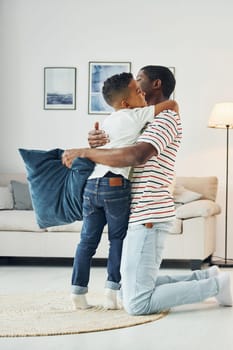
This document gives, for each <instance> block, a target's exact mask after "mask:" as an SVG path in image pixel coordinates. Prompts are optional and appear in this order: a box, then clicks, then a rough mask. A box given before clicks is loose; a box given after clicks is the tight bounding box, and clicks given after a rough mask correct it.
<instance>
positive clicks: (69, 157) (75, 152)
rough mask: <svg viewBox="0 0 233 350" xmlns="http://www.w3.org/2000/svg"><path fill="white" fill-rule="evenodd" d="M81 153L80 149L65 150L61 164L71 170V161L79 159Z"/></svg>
mask: <svg viewBox="0 0 233 350" xmlns="http://www.w3.org/2000/svg"><path fill="white" fill-rule="evenodd" d="M81 153H82V149H78V148H73V149H67V150H65V151H64V152H63V154H62V164H63V165H65V166H67V168H71V166H72V163H73V160H74V159H75V158H77V157H79V156H80V155H81Z"/></svg>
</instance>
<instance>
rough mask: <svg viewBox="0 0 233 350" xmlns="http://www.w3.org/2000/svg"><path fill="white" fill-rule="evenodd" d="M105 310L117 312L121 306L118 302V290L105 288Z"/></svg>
mask: <svg viewBox="0 0 233 350" xmlns="http://www.w3.org/2000/svg"><path fill="white" fill-rule="evenodd" d="M104 298H105V300H104V305H103V306H104V308H105V309H108V310H117V309H120V308H121V306H120V305H118V302H117V290H114V289H110V288H105V290H104Z"/></svg>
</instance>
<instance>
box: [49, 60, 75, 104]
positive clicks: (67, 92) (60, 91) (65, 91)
mask: <svg viewBox="0 0 233 350" xmlns="http://www.w3.org/2000/svg"><path fill="white" fill-rule="evenodd" d="M44 109H46V110H74V109H76V67H45V68H44Z"/></svg>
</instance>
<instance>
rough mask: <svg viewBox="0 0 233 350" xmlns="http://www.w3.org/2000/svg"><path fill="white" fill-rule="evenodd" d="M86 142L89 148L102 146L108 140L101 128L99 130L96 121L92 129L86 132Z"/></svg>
mask: <svg viewBox="0 0 233 350" xmlns="http://www.w3.org/2000/svg"><path fill="white" fill-rule="evenodd" d="M88 142H89V145H90V147H91V148H96V147H100V146H104V145H106V143H108V142H109V137H108V135H106V134H105V132H104V131H103V130H99V123H98V122H96V123H95V125H94V130H91V131H90V132H89V133H88Z"/></svg>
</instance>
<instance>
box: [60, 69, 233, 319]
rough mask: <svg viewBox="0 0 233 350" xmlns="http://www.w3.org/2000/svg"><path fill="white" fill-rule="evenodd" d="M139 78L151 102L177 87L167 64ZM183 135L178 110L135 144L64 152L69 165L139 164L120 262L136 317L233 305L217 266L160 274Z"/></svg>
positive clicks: (227, 279) (227, 280) (127, 298)
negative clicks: (213, 303) (209, 301)
mask: <svg viewBox="0 0 233 350" xmlns="http://www.w3.org/2000/svg"><path fill="white" fill-rule="evenodd" d="M137 81H138V83H139V84H140V86H141V89H142V90H143V91H144V92H145V97H146V101H147V104H148V105H151V104H156V103H159V102H161V101H164V100H167V99H168V98H169V96H170V95H171V93H172V92H173V90H174V87H175V79H174V77H173V75H172V73H171V72H170V70H169V69H168V68H166V67H162V66H146V67H143V68H142V69H141V70H140V71H139V73H138V76H137ZM101 135H102V134H100V133H99V134H98V135H97V136H98V137H97V138H95V137H94V138H93V137H92V141H93V139H94V141H93V142H92V144H93V143H95V144H101ZM181 136H182V128H181V122H180V118H179V116H178V114H177V113H174V112H172V111H165V112H162V113H160V114H159V115H158V116H157V117H156V118H155V120H154V121H152V122H151V123H150V124H149V125H148V127H147V128H146V129H145V131H144V132H143V133H142V135H141V136H140V137H139V139H138V142H137V144H135V145H133V146H128V147H124V148H118V149H104V150H98V149H79V150H67V151H66V152H65V153H64V158H63V161H64V163H65V164H66V165H70V164H71V163H72V161H73V159H74V158H75V157H77V156H79V157H86V158H89V159H90V160H92V161H94V162H96V163H101V164H105V165H109V166H112V167H124V166H133V167H134V170H133V174H132V179H131V182H132V191H131V195H132V203H131V213H130V217H129V227H128V231H127V235H126V238H125V240H124V244H123V254H122V261H121V275H122V292H123V305H124V307H125V309H126V311H127V312H128V313H130V314H133V315H142V314H150V313H155V312H160V311H163V310H167V309H169V308H170V307H173V306H177V305H182V304H189V303H195V302H200V301H202V300H204V299H206V298H208V297H212V296H215V297H216V299H217V300H218V302H219V304H220V305H224V306H232V297H231V290H230V277H229V274H228V273H219V269H218V268H217V267H215V266H213V267H211V268H209V269H206V270H200V271H195V272H193V273H191V274H189V275H185V276H184V275H183V276H161V277H159V276H158V271H159V267H160V264H161V261H162V252H163V248H164V242H165V237H166V234H167V233H168V232H169V230H170V228H171V225H172V221H173V219H174V217H175V209H174V203H173V198H172V196H171V194H170V192H169V185H170V184H171V183H172V181H173V177H174V165H175V158H176V153H177V151H178V149H179V145H180V140H181ZM90 138H91V136H90Z"/></svg>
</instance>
